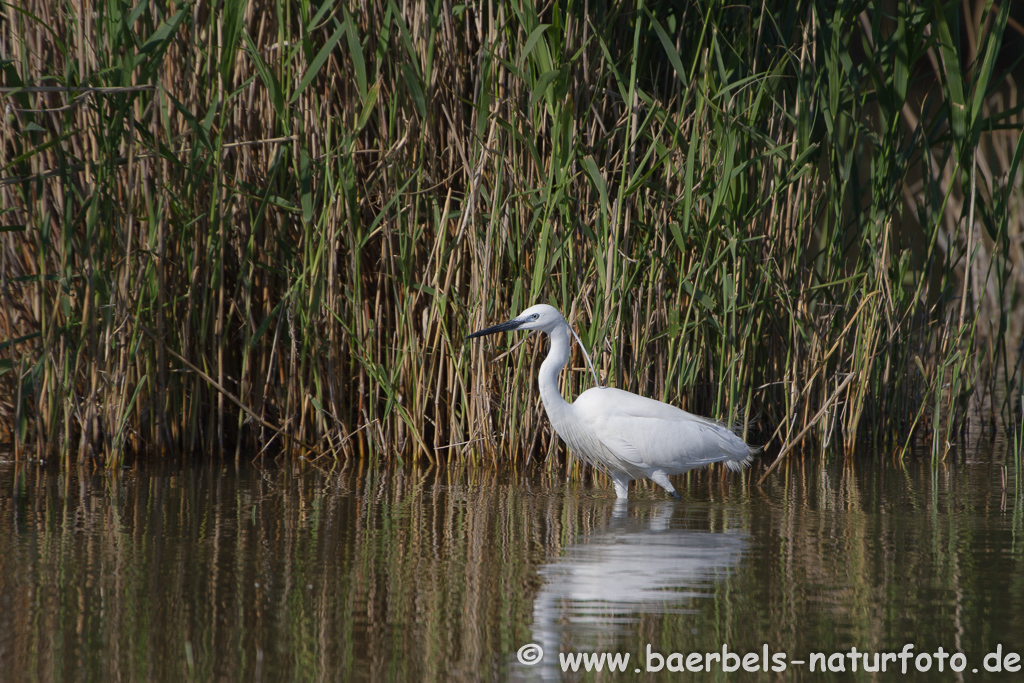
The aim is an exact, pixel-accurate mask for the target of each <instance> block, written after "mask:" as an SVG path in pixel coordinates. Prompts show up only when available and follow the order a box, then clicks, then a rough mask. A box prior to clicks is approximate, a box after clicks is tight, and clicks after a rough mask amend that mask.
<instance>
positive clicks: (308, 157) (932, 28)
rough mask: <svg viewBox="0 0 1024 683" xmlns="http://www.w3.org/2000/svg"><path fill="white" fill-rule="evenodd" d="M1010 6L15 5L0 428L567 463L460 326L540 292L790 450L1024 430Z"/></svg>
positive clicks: (577, 370) (221, 447) (0, 317)
mask: <svg viewBox="0 0 1024 683" xmlns="http://www.w3.org/2000/svg"><path fill="white" fill-rule="evenodd" d="M1011 5H1012V3H1001V4H998V5H997V4H992V3H984V2H976V3H961V2H955V3H939V2H935V3H905V2H889V3H868V2H844V1H838V2H828V3H826V2H800V3H789V2H773V1H768V2H765V3H763V4H762V5H761V6H759V7H753V8H750V7H744V6H739V5H733V4H730V3H719V2H693V3H685V2H679V3H667V2H666V3H662V2H647V3H645V2H642V1H641V2H638V3H636V4H635V5H630V6H628V7H627V6H625V5H618V4H614V3H613V4H610V5H608V6H603V5H601V6H597V4H593V5H592V4H591V3H589V2H579V1H578V0H566V1H565V2H560V3H549V4H545V5H544V6H543V7H542V8H541V9H540V10H538V9H536V8H535V6H534V3H523V2H513V3H489V2H484V3H473V4H468V5H462V4H452V3H450V2H447V1H445V0H440V1H438V2H432V3H426V2H416V1H413V2H409V3H397V2H394V1H393V0H389V1H387V2H373V3H360V2H354V1H353V2H344V1H331V0H327V1H325V2H323V3H319V4H316V3H310V2H304V1H301V0H299V1H297V2H278V3H268V2H264V1H263V0H255V1H253V2H240V1H239V0H225V1H224V2H221V3H213V4H211V3H208V2H205V1H198V2H191V3H182V4H177V5H175V4H171V3H168V2H153V3H140V4H138V5H132V4H131V3H123V2H118V1H117V0H110V1H107V2H98V3H96V4H94V5H83V4H81V3H52V2H44V1H42V0H17V1H16V2H13V3H6V4H4V5H3V6H2V11H3V17H4V19H3V22H2V23H0V32H2V34H0V41H2V42H0V55H2V56H3V76H2V78H3V86H4V90H3V93H2V94H3V101H4V107H5V116H4V120H3V123H2V126H0V155H2V157H0V166H2V177H0V197H2V200H0V207H2V208H0V211H2V218H0V220H2V224H3V227H2V230H3V231H2V232H0V373H3V374H2V375H0V387H2V388H0V438H2V439H3V440H4V441H6V442H8V443H10V444H11V445H12V447H13V449H14V450H15V452H16V454H17V457H54V456H59V457H60V459H61V460H62V461H63V462H64V463H71V462H74V461H81V460H84V459H89V458H97V459H98V460H99V461H102V462H104V463H106V464H108V465H110V466H114V465H116V464H119V463H121V462H123V460H124V458H125V457H126V456H127V455H132V454H156V455H159V454H161V453H203V454H208V455H213V454H222V455H227V456H233V457H235V458H236V459H237V458H240V457H242V455H243V454H245V455H246V457H252V455H253V454H254V453H257V452H274V453H279V452H282V450H285V451H289V452H298V453H304V454H307V455H309V456H310V457H315V458H321V460H320V461H321V462H329V461H330V458H332V457H334V458H341V457H366V458H383V459H386V460H398V461H400V460H401V459H402V458H405V457H417V458H418V457H424V458H428V459H430V460H431V461H445V462H447V461H458V462H463V463H480V462H494V463H499V462H501V463H511V464H512V465H513V466H520V465H523V464H525V463H528V462H531V461H533V460H545V461H546V462H547V463H548V465H547V466H549V467H558V466H561V463H563V462H564V460H563V458H561V457H550V456H552V455H554V454H557V452H558V450H557V449H558V445H557V440H556V439H555V438H554V437H553V435H552V434H551V432H550V430H549V429H547V428H546V421H545V418H544V417H543V410H542V407H541V405H540V402H539V397H538V395H537V393H536V391H535V387H534V379H533V371H534V370H535V368H536V365H537V363H538V362H539V359H540V358H541V356H542V355H543V351H544V349H543V348H542V345H541V344H538V343H536V342H535V341H527V342H526V343H525V344H523V345H522V346H515V347H512V338H511V337H509V338H508V339H507V340H503V339H501V338H498V339H497V340H496V341H495V342H494V343H493V344H492V343H488V344H474V345H467V344H466V343H465V342H464V339H463V338H464V335H465V334H466V333H468V332H470V331H472V330H474V329H478V328H480V327H482V326H484V325H485V324H490V323H493V322H496V321H499V320H504V319H506V318H507V317H510V316H511V315H513V314H515V313H517V312H518V311H519V310H521V309H522V308H524V307H526V306H527V305H529V304H531V303H534V302H538V301H544V302H550V303H552V304H554V305H556V306H557V307H558V308H560V309H561V310H562V311H563V312H564V313H565V314H566V316H567V318H568V319H569V320H570V322H571V323H572V324H573V325H574V327H575V328H576V329H577V331H578V332H579V334H580V335H581V338H582V340H583V343H584V344H585V345H586V346H587V347H588V349H589V350H590V351H591V352H592V355H593V357H594V359H595V362H596V363H597V365H598V370H599V373H600V374H601V375H602V382H603V383H606V384H610V385H614V386H618V387H621V388H625V389H628V390H631V391H637V392H642V393H645V394H648V395H652V396H655V397H658V398H661V399H663V400H668V401H671V402H674V403H676V404H678V405H681V406H683V407H685V408H687V409H690V410H693V411H697V412H701V413H705V414H710V415H715V416H718V417H720V418H722V419H724V420H728V421H731V422H733V423H737V424H746V425H748V428H749V430H750V433H749V434H748V438H749V439H750V440H752V441H754V442H756V443H764V444H767V445H768V446H769V451H770V452H775V453H778V452H788V450H789V449H790V448H792V447H794V446H796V447H802V448H805V449H807V448H808V447H810V450H811V452H813V453H821V454H823V456H822V457H827V454H829V453H843V452H854V451H855V450H856V448H857V445H858V444H863V443H872V444H875V445H876V446H883V447H875V448H871V449H867V450H864V453H869V454H871V456H870V457H883V456H884V455H887V454H893V455H895V456H897V457H902V455H903V454H904V453H905V452H907V449H908V447H909V446H911V445H913V444H917V443H923V444H925V446H926V449H927V452H929V453H931V455H932V457H936V458H938V457H942V456H943V455H944V454H945V452H946V449H947V447H948V444H949V443H950V442H952V441H954V440H955V439H956V438H958V437H961V436H963V435H965V434H968V433H971V432H972V430H973V432H975V433H977V431H978V430H983V429H988V428H990V426H995V427H996V428H1004V427H1006V426H1007V425H1009V426H1012V425H1015V424H1017V422H1019V415H1020V409H1019V407H1018V403H1016V402H1017V401H1019V382H1020V371H1021V345H1022V339H1024V316H1022V313H1021V309H1022V306H1021V304H1020V301H1021V294H1022V292H1024V264H1022V263H1021V261H1022V235H1024V226H1022V216H1024V207H1022V206H1021V204H1022V201H1021V199H1022V196H1024V195H1022V188H1021V178H1020V174H1019V173H1018V170H1019V166H1020V159H1021V154H1022V146H1021V142H1020V140H1021V136H1020V129H1021V106H1020V104H1019V102H1018V101H1017V90H1016V85H1015V81H1014V80H1013V78H1012V73H1013V70H1014V69H1015V68H1016V67H1017V66H1018V64H1017V63H1015V62H1013V61H1012V60H1013V59H1014V57H1013V53H1014V51H1013V50H1011V49H1009V48H1008V47H1007V46H1008V45H1011V44H1012V41H1013V40H1017V41H1019V40H1020V39H1021V38H1020V35H1021V29H1020V25H1019V24H1018V23H1017V21H1016V17H1014V16H1011V14H1010V13H1011ZM1017 52H1019V50H1018V51H1017ZM507 349H509V350H508V351H507V353H506V350H507ZM496 352H503V353H502V354H501V355H498V356H497V358H495V356H496V355H497V353H496ZM573 366H574V367H573V368H571V369H570V371H568V372H566V373H565V374H564V375H563V382H564V384H565V386H566V391H567V393H569V394H571V395H575V394H576V393H577V392H578V391H580V390H582V389H583V388H586V386H587V382H588V375H587V374H586V373H584V372H582V371H581V370H582V356H581V355H577V357H576V358H575V359H574V362H573Z"/></svg>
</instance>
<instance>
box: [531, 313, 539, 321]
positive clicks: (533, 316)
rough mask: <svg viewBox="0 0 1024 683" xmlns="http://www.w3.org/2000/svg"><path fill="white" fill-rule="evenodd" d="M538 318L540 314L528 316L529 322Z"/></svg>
mask: <svg viewBox="0 0 1024 683" xmlns="http://www.w3.org/2000/svg"><path fill="white" fill-rule="evenodd" d="M539 317H540V313H534V314H533V315H531V316H530V320H536V319H537V318H539Z"/></svg>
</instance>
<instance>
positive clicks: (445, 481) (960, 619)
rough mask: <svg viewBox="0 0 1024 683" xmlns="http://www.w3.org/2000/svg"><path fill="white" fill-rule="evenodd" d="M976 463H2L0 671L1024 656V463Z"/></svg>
mask: <svg viewBox="0 0 1024 683" xmlns="http://www.w3.org/2000/svg"><path fill="white" fill-rule="evenodd" d="M962 460H966V462H961V463H957V464H951V465H947V466H944V467H942V468H940V469H938V470H932V469H931V468H930V467H929V466H926V465H916V464H915V465H912V466H909V467H908V468H906V469H899V468H895V467H878V468H875V467H873V468H870V469H867V468H853V467H848V468H836V469H835V470H834V471H824V470H821V469H818V468H817V466H812V465H803V466H793V467H791V468H790V469H789V471H788V472H783V473H780V475H779V476H778V477H777V478H775V479H773V480H772V481H771V482H770V483H769V484H767V485H766V486H765V487H764V488H763V489H758V488H756V487H753V486H751V485H749V484H745V483H744V482H743V481H742V480H741V479H740V478H739V477H736V476H735V475H727V476H724V477H723V476H721V475H719V474H713V475H707V474H702V475H699V476H692V477H691V479H690V480H689V481H688V482H687V481H683V482H681V483H682V484H683V485H682V487H681V489H682V491H683V493H684V501H683V503H681V504H677V503H673V502H671V501H669V500H667V498H666V496H665V494H664V493H663V492H662V491H660V490H655V489H647V488H642V489H641V490H639V491H638V492H636V493H635V494H634V495H635V498H634V499H631V500H630V501H629V503H628V505H625V506H622V505H617V504H616V501H615V499H614V494H613V492H612V490H611V487H610V486H607V487H603V486H600V485H591V484H586V485H572V486H567V485H563V484H560V483H552V482H550V481H549V480H545V479H538V478H534V479H528V478H524V479H522V480H515V481H500V480H497V479H496V478H495V477H494V476H493V475H492V474H491V473H481V472H476V473H472V472H471V473H465V472H450V471H444V470H442V471H437V470H430V469H427V470H421V471H410V470H405V471H400V472H369V471H365V470H363V471H360V470H358V469H356V468H355V467H352V468H350V469H349V470H348V471H346V472H344V473H341V474H337V475H330V476H328V475H324V474H321V473H319V472H316V471H315V470H309V469H296V468H285V469H281V468H275V467H271V468H264V469H262V470H260V469H256V468H249V467H246V468H244V469H242V470H241V471H236V470H235V468H234V467H233V466H231V467H208V466H185V467H174V468H163V469H154V468H139V469H136V470H126V471H122V472H120V473H118V474H116V475H107V474H98V475H93V474H89V473H83V474H81V475H73V476H64V475H58V474H54V473H50V472H47V471H40V470H38V469H37V468H35V467H27V468H24V467H23V468H16V467H15V466H14V465H12V464H9V463H8V464H0V484H2V489H3V494H2V496H0V672H2V679H3V680H4V681H37V680H38V681H79V680H86V681H113V680H125V681H147V680H148V681H179V680H198V681H220V680H246V681H261V680H264V681H281V680H345V681H353V680H400V681H406V680H424V681H426V680H438V681H439V680H468V681H476V680H504V679H510V678H511V679H521V680H545V679H559V678H569V679H578V678H586V679H590V678H596V677H598V676H597V674H596V673H593V672H592V673H590V674H586V673H584V670H585V667H586V664H585V662H582V661H579V662H578V668H579V672H578V673H575V674H573V673H571V672H570V673H563V672H562V666H561V665H562V662H563V660H564V659H565V658H566V657H570V656H571V657H578V656H581V655H584V654H586V655H596V656H599V655H600V654H601V653H617V654H618V655H619V659H618V662H619V663H620V664H623V663H624V669H625V671H626V672H627V673H626V675H624V676H621V678H626V679H632V678H636V677H637V676H636V670H637V669H639V670H640V672H641V674H642V677H644V678H646V679H649V680H683V679H685V680H720V679H728V680H751V681H754V680H769V679H770V680H793V679H797V680H831V679H833V678H834V677H835V676H833V675H831V674H822V673H821V668H822V666H828V667H829V668H830V670H833V671H834V670H835V669H837V668H839V666H840V665H842V668H843V669H845V671H846V674H845V676H842V678H844V679H846V680H855V679H867V678H872V679H875V678H879V677H882V678H893V679H899V680H967V679H971V680H982V679H1000V680H1021V678H1022V677H1024V673H1022V672H1017V673H1008V672H1005V669H1006V668H1007V667H1013V666H1019V665H1021V662H1020V661H1019V660H1017V661H1014V659H1013V657H1014V656H1015V655H1018V654H1019V655H1024V493H1022V490H1021V487H1020V486H1019V485H1018V479H1017V477H1016V476H1015V472H1014V468H1013V466H1012V464H1011V465H1010V467H1009V468H1008V472H1007V486H1006V489H1005V490H1004V488H1003V485H1002V470H1001V466H1000V460H999V458H998V457H996V458H994V459H993V457H991V456H985V457H981V458H962ZM529 644H533V645H534V646H539V647H540V648H542V649H543V652H544V654H543V657H542V658H541V659H540V661H539V662H538V663H535V664H530V665H528V664H523V663H520V661H519V657H518V656H517V653H521V655H522V658H523V659H525V660H527V661H530V660H531V657H535V656H536V652H537V650H536V647H530V646H529ZM908 644H912V646H913V649H912V650H910V651H908V653H909V654H908V655H907V656H906V657H905V658H904V659H902V660H901V659H898V658H894V659H890V660H888V661H886V660H884V659H880V660H879V664H880V665H882V664H884V665H885V666H886V671H887V675H885V676H880V675H879V674H873V673H865V672H864V665H865V664H867V665H868V666H869V667H871V666H873V665H874V659H873V656H874V654H875V653H878V654H879V655H880V657H881V655H882V654H884V653H899V652H901V651H903V650H904V648H905V646H907V645H908ZM524 646H526V647H524ZM1000 646H1001V655H1002V656H1001V659H1000V663H1001V664H1002V666H1003V668H1004V673H1002V674H998V675H997V674H993V673H988V672H986V669H985V666H984V665H985V663H986V660H985V657H986V655H988V654H989V653H992V652H994V651H996V649H997V647H1000ZM723 647H726V648H727V653H728V654H727V655H726V656H725V657H723V656H722V653H723ZM521 648H522V649H521ZM852 648H856V653H857V654H856V656H854V655H853V653H852ZM939 648H942V651H941V652H944V653H946V656H945V657H943V655H941V654H938V653H939V652H940V650H939ZM766 652H767V653H768V657H767V663H766V661H765V657H764V654H765V653H766ZM706 653H717V657H716V658H709V657H707V656H706ZM813 653H821V654H822V655H823V656H822V657H819V658H815V657H813V656H812V654H813ZM837 653H838V654H837ZM860 653H868V655H867V660H866V661H865V660H864V659H863V658H861V656H860ZM953 653H962V654H961V655H958V656H957V657H949V655H950V654H953ZM626 654H628V655H629V660H628V662H625V661H624V659H623V656H624V655H626ZM734 655H735V656H734ZM926 655H927V656H926ZM890 656H891V655H890ZM960 657H962V659H961V658H960ZM780 658H781V659H780ZM798 660H803V661H804V662H805V663H804V664H797V663H796V661H798ZM812 661H813V662H814V664H815V672H814V673H811V663H812ZM995 661H996V660H995V657H994V656H990V657H989V659H988V660H987V663H988V664H989V665H990V666H991V665H994V663H995ZM904 662H906V664H907V667H908V673H907V674H906V675H903V674H902V673H901V667H902V663H904ZM940 663H941V664H942V666H943V673H942V674H939V673H938V667H939V665H940ZM783 664H784V665H785V667H786V668H785V671H783V672H777V671H773V669H777V668H778V667H779V666H780V665H783ZM854 664H856V665H857V673H856V674H854V673H852V669H853V665H854ZM926 664H927V665H930V670H929V671H927V672H919V671H918V667H923V666H924V665H926ZM593 665H594V664H593V660H591V666H593ZM659 665H660V666H661V668H660V670H659V671H657V672H653V671H652V670H653V669H657V668H658V666H659ZM697 665H699V666H700V673H691V674H686V673H681V672H677V671H670V669H678V668H679V667H683V668H686V669H688V670H690V671H693V670H694V669H696V667H697ZM603 666H604V668H605V671H604V673H603V674H602V675H601V676H600V677H601V678H609V676H608V674H607V668H608V667H609V666H611V663H610V662H609V660H607V659H606V660H605V661H604V662H603ZM952 666H955V667H957V668H959V667H960V666H963V668H964V670H963V671H962V672H961V673H959V674H958V673H952V672H951V671H950V668H951V667H952ZM729 668H736V669H738V671H735V672H732V673H729V672H727V671H726V670H727V669H729ZM766 668H767V671H765V669H766ZM708 669H710V672H709V671H708ZM974 669H978V673H974V672H973V670H974ZM1021 671H1024V668H1022V670H1021Z"/></svg>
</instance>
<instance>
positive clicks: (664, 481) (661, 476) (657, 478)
mask: <svg viewBox="0 0 1024 683" xmlns="http://www.w3.org/2000/svg"><path fill="white" fill-rule="evenodd" d="M648 476H649V477H650V479H651V481H653V482H654V483H655V484H657V485H658V486H660V487H661V488H663V489H665V490H666V491H668V493H669V495H670V496H672V497H673V498H675V499H676V500H682V499H683V497H682V496H680V495H679V493H678V492H677V491H676V487H675V486H672V482H670V481H669V480H668V475H667V474H665V473H664V472H662V471H661V470H655V471H653V472H651V473H650V474H649V475H648Z"/></svg>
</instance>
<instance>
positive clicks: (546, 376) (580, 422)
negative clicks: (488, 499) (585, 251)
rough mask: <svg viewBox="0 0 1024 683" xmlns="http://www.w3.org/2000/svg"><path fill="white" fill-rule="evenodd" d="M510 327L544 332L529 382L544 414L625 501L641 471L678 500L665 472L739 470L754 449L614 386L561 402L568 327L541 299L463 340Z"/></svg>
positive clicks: (706, 422) (711, 424) (710, 424)
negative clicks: (720, 466) (714, 466)
mask: <svg viewBox="0 0 1024 683" xmlns="http://www.w3.org/2000/svg"><path fill="white" fill-rule="evenodd" d="M510 330H540V331H541V332H546V333H547V335H548V338H549V339H550V340H551V348H550V349H549V350H548V355H547V357H546V358H545V359H544V362H543V363H541V366H540V373H539V374H538V376H537V385H538V387H539V388H540V398H541V401H543V402H544V410H545V411H546V412H547V414H548V420H550V421H551V426H552V427H554V429H555V432H556V433H557V434H558V436H560V437H561V438H562V441H564V442H565V443H566V444H567V445H568V446H569V448H571V449H572V450H573V452H574V453H575V454H576V455H578V456H580V457H582V458H583V459H584V460H585V461H587V462H588V463H590V464H591V465H594V466H595V467H598V468H599V469H601V470H603V471H604V472H605V473H607V474H608V476H609V477H611V480H612V482H613V483H614V484H615V493H616V495H617V496H618V497H619V498H622V499H625V498H626V497H627V496H628V492H629V488H628V487H629V482H630V481H632V480H634V479H639V478H641V477H647V478H648V479H650V480H651V481H653V482H654V483H655V484H658V485H659V486H661V487H662V488H663V489H665V490H666V491H668V492H669V493H670V494H671V495H672V496H673V497H675V498H679V497H680V496H679V494H678V493H677V492H676V489H675V487H674V486H672V482H670V481H669V480H668V477H669V475H672V474H682V473H683V472H688V471H689V470H692V469H695V468H697V467H703V466H705V465H710V464H711V463H715V462H724V463H725V464H726V466H727V467H728V468H729V469H731V470H734V471H739V470H741V469H742V468H743V467H744V466H746V465H749V464H750V462H751V461H752V456H753V454H754V453H756V452H757V450H758V449H756V448H752V447H750V446H748V445H747V444H746V443H745V442H744V441H743V439H741V438H740V437H738V436H737V435H736V434H734V433H733V432H732V430H730V429H729V428H727V427H725V426H724V425H722V424H719V423H718V422H715V421H714V420H710V419H708V418H704V417H699V416H697V415H692V414H690V413H688V412H686V411H685V410H681V409H679V408H676V407H675V406H670V405H668V404H667V403H662V402H661V401H656V400H654V399H651V398H644V397H643V396H638V395H637V394H633V393H630V392H628V391H623V390H622V389H614V388H612V387H601V386H597V387H593V388H591V389H587V390H586V391H584V392H583V393H582V394H580V395H579V396H578V397H577V398H576V400H575V401H574V402H573V403H568V402H567V401H566V400H565V399H564V398H562V394H561V392H559V390H558V373H559V372H560V371H561V370H562V367H564V366H565V363H566V361H568V360H569V344H570V339H569V335H570V334H572V330H571V329H570V327H569V323H567V322H566V321H565V318H563V317H562V314H561V313H559V312H558V311H557V310H556V309H555V308H553V307H551V306H548V305H547V304H537V305H536V306H530V307H529V308H527V309H526V310H525V311H523V312H522V313H521V314H519V315H518V316H517V317H515V318H512V319H511V320H509V321H507V322H503V323H501V324H500V325H494V326H493V327H488V328H486V329H483V330H480V331H479V332H474V333H473V334H471V335H469V336H468V337H466V338H467V339H473V338H475V337H482V336H484V335H488V334H495V333H496V332H506V331H510Z"/></svg>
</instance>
